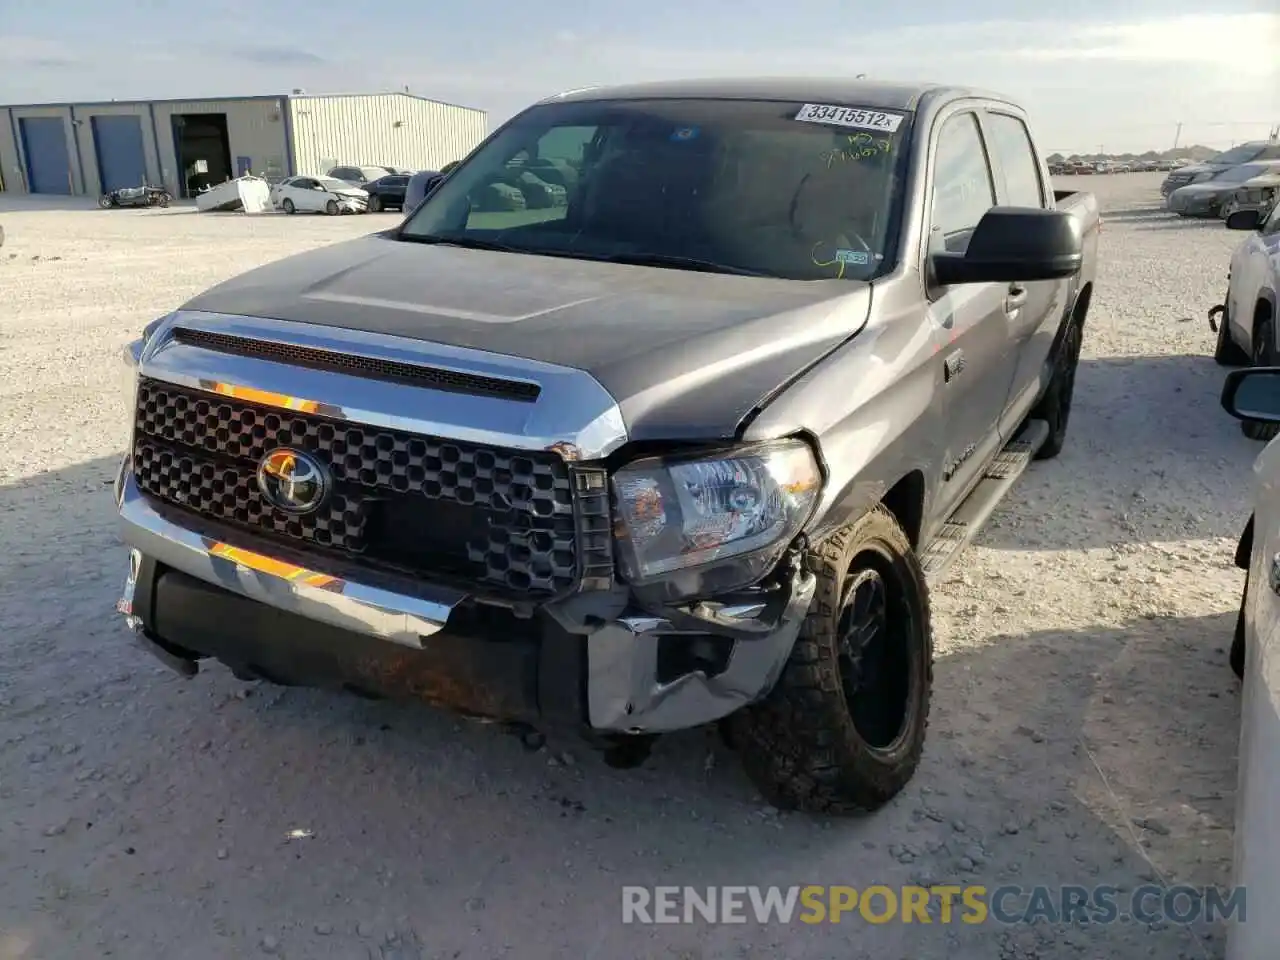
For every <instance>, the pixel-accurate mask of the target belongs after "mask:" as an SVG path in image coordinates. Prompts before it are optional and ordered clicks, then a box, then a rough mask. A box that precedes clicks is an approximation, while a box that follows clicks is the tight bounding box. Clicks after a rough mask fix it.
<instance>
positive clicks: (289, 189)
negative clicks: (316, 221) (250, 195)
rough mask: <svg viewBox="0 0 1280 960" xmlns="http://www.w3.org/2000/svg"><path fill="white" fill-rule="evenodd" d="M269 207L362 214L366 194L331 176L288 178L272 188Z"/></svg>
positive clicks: (365, 209) (366, 203)
mask: <svg viewBox="0 0 1280 960" xmlns="http://www.w3.org/2000/svg"><path fill="white" fill-rule="evenodd" d="M271 206H272V207H275V208H277V209H279V210H283V211H284V212H285V213H299V212H302V213H327V214H329V215H330V216H336V215H337V214H340V213H365V212H366V211H367V210H368V209H369V195H368V194H367V193H366V192H365V191H364V190H363V189H361V188H360V187H353V186H352V185H351V184H350V183H348V182H347V181H346V180H338V179H335V178H334V177H289V178H288V179H287V180H281V181H280V182H279V183H277V184H276V185H275V186H273V187H272V188H271Z"/></svg>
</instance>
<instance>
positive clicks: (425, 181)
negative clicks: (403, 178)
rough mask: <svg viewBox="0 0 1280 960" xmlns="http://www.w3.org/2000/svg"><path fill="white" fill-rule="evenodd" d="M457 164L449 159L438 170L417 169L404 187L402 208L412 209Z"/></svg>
mask: <svg viewBox="0 0 1280 960" xmlns="http://www.w3.org/2000/svg"><path fill="white" fill-rule="evenodd" d="M457 165H458V161H457V160H450V161H449V162H448V163H446V164H445V165H444V166H443V167H441V168H440V169H439V170H419V171H418V172H417V173H415V174H414V175H413V176H411V177H410V178H409V185H408V186H407V187H405V200H404V210H405V212H406V213H408V212H410V211H412V210H413V209H414V208H415V207H417V206H418V204H420V203H422V201H423V199H424V198H425V197H426V196H427V194H429V193H430V192H431V191H432V190H434V189H435V188H436V186H437V185H438V184H439V183H440V181H441V180H443V179H444V178H445V177H447V176H448V175H449V171H451V170H452V169H453V168H454V167H456V166H457Z"/></svg>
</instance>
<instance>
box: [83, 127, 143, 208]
mask: <svg viewBox="0 0 1280 960" xmlns="http://www.w3.org/2000/svg"><path fill="white" fill-rule="evenodd" d="M89 123H90V125H91V126H92V127H93V152H94V155H95V156H97V158H98V180H99V181H100V182H101V184H102V192H103V193H110V192H111V191H112V190H119V189H120V188H121V187H138V186H141V185H142V184H143V183H144V182H146V179H147V151H146V148H145V147H144V146H143V145H142V119H141V118H140V117H105V116H98V117H91V118H90V119H89Z"/></svg>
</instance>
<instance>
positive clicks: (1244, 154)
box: [1208, 143, 1262, 166]
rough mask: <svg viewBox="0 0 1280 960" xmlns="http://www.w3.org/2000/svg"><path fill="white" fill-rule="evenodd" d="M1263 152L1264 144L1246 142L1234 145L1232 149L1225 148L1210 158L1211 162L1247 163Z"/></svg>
mask: <svg viewBox="0 0 1280 960" xmlns="http://www.w3.org/2000/svg"><path fill="white" fill-rule="evenodd" d="M1261 152H1262V145H1261V144H1257V143H1244V144H1241V145H1240V146H1238V147H1232V148H1231V149H1230V150H1224V151H1223V152H1222V153H1220V154H1218V155H1217V156H1216V157H1213V158H1212V159H1211V160H1209V161H1208V162H1209V163H1229V164H1232V165H1233V166H1234V165H1235V164H1237V163H1247V162H1248V161H1250V160H1252V159H1253V158H1254V157H1256V156H1257V155H1258V154H1259V153H1261Z"/></svg>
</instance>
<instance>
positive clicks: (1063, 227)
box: [932, 207, 1084, 286]
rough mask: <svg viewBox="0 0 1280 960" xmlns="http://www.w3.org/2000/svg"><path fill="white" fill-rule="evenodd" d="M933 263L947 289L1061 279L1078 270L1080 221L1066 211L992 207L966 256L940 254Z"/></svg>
mask: <svg viewBox="0 0 1280 960" xmlns="http://www.w3.org/2000/svg"><path fill="white" fill-rule="evenodd" d="M932 263H933V269H934V275H935V277H936V279H937V281H938V283H941V284H943V285H944V286H950V285H951V284H960V283H1013V282H1014V281H1016V280H1027V281H1030V280H1059V279H1062V278H1063V277H1070V276H1074V275H1075V274H1076V273H1077V272H1079V270H1080V266H1081V264H1083V263H1084V238H1083V236H1082V231H1081V228H1080V221H1079V220H1077V219H1076V218H1075V217H1073V216H1072V215H1071V214H1069V213H1066V212H1064V211H1061V210H1041V209H1039V208H1038V207H992V208H991V209H990V210H988V211H987V212H986V213H985V214H984V215H983V217H982V219H981V220H979V221H978V225H977V227H975V228H974V231H973V234H972V235H971V236H970V237H969V246H968V247H967V249H966V250H965V252H964V253H962V254H961V253H936V254H934V255H933V258H932Z"/></svg>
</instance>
